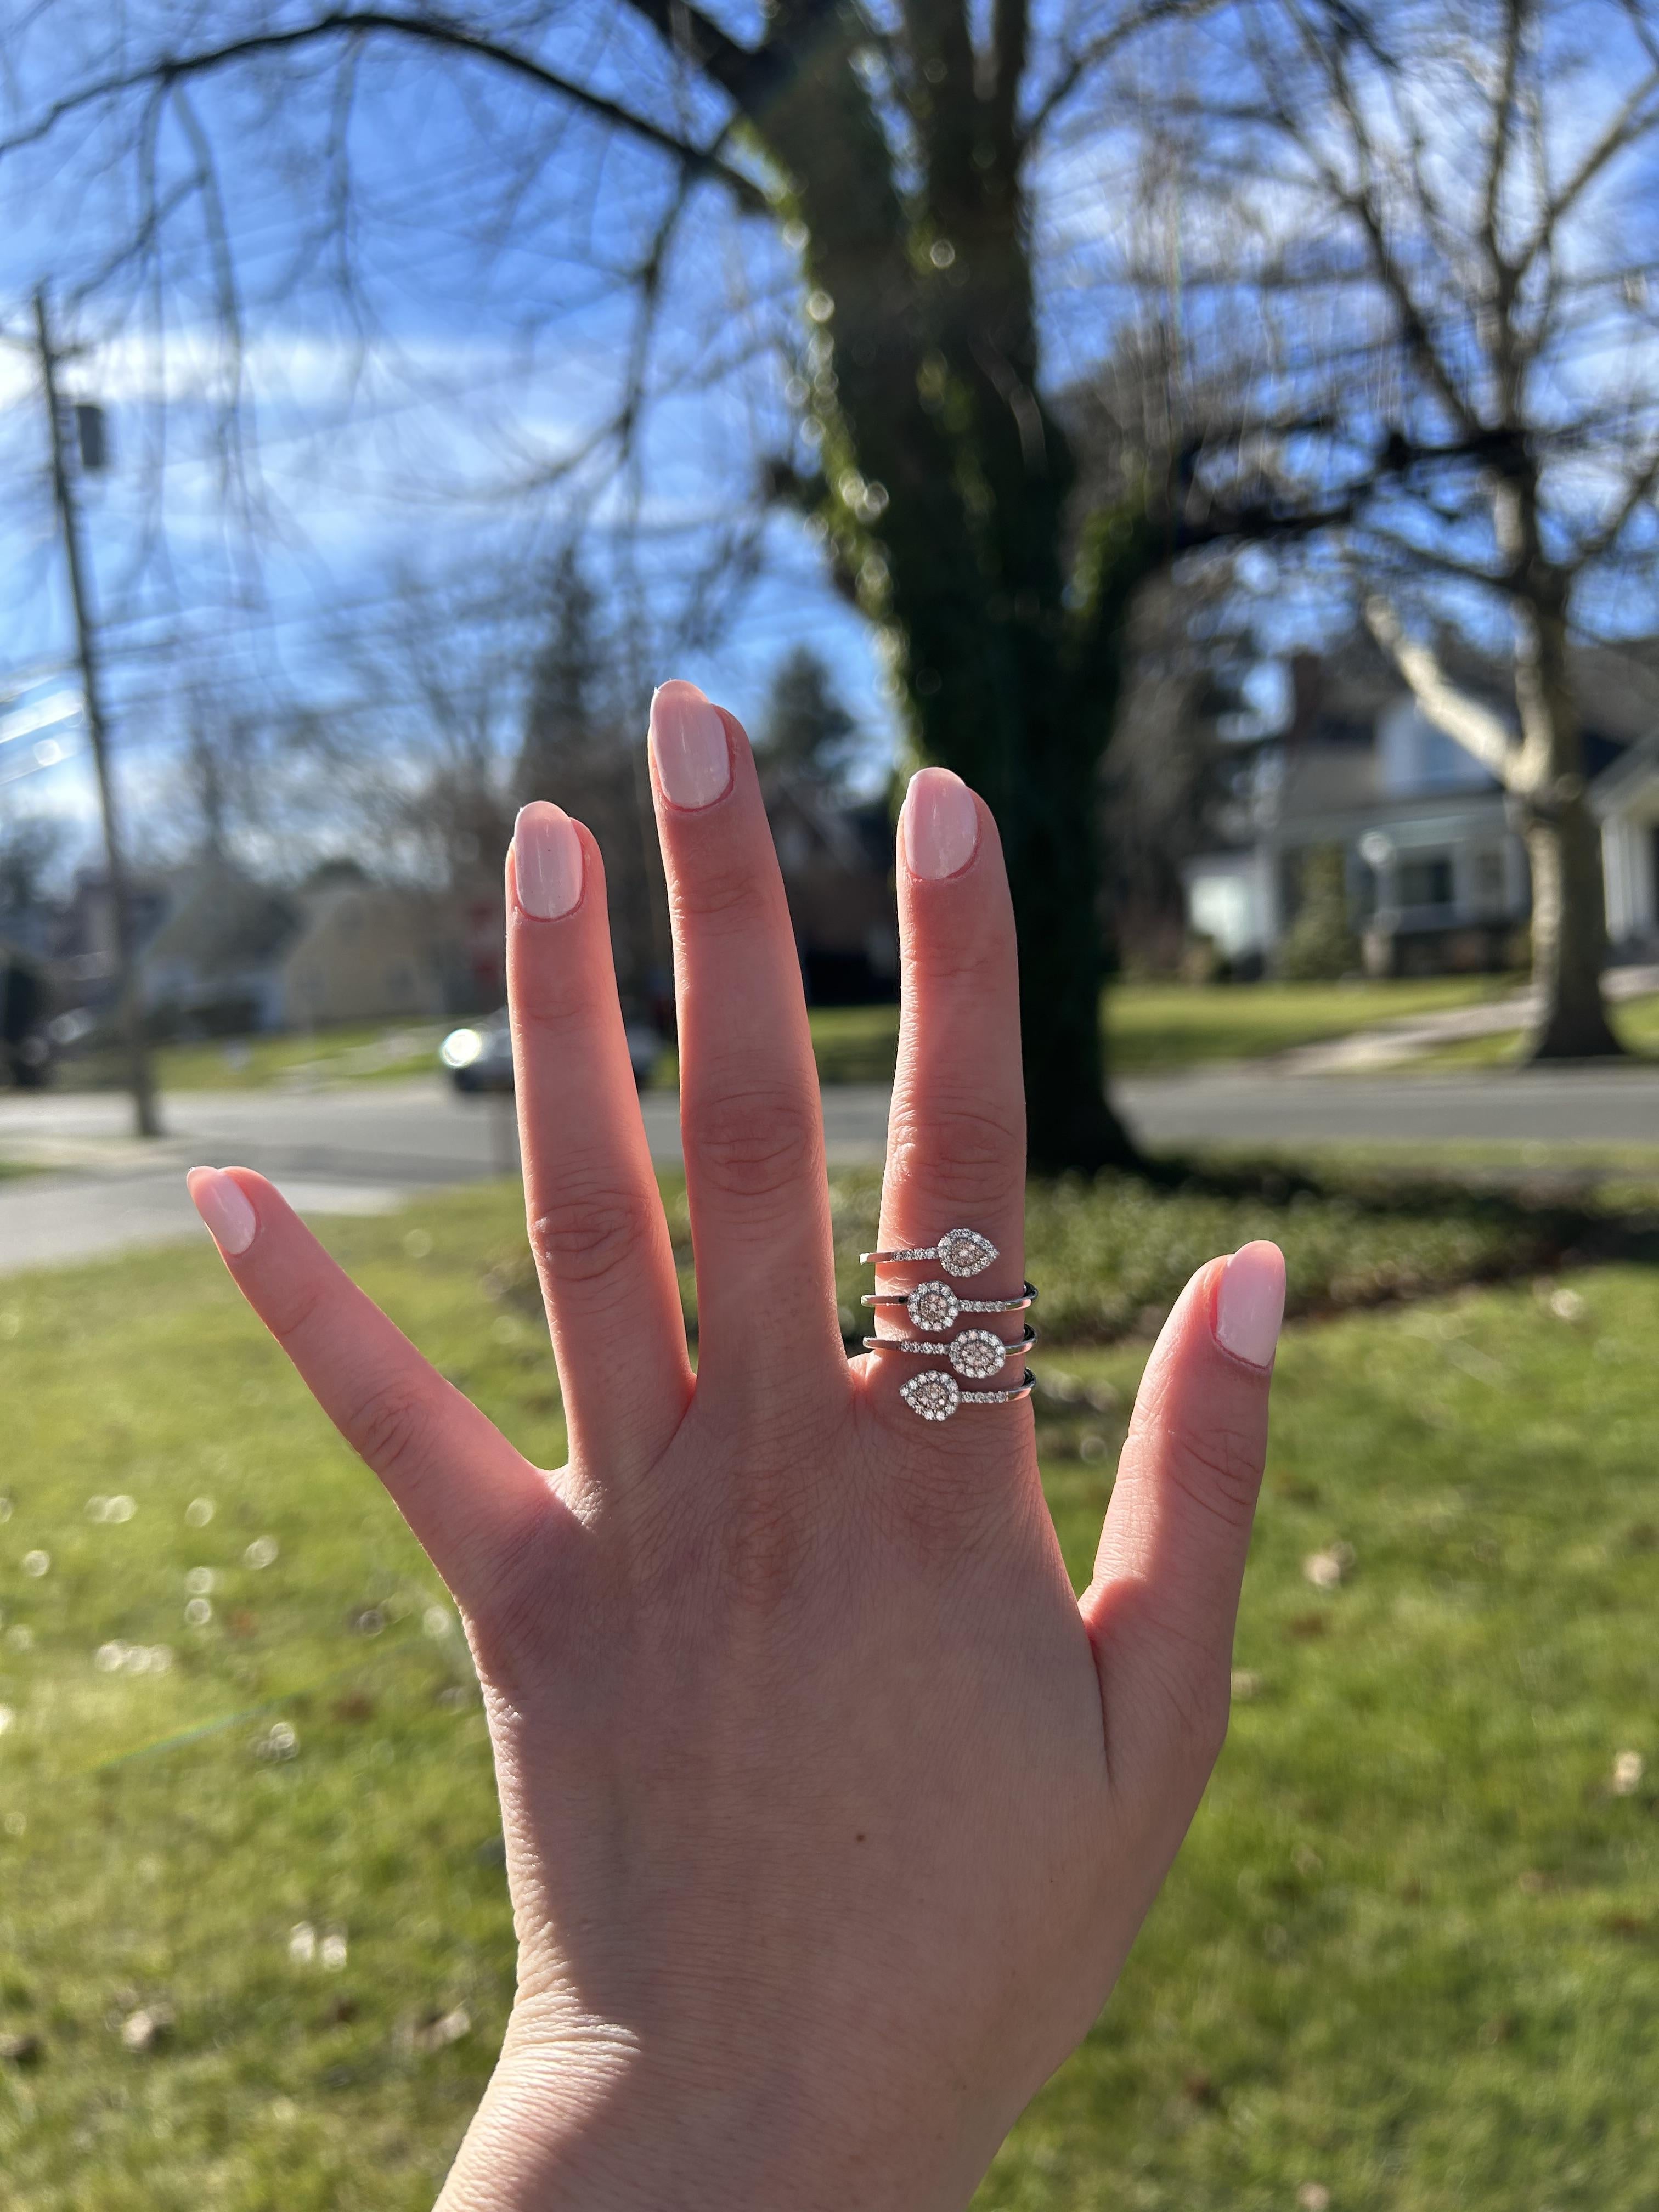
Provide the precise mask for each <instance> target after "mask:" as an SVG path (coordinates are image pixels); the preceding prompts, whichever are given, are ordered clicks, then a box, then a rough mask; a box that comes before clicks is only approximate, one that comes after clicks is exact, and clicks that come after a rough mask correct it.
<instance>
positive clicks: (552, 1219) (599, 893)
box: [507, 800, 691, 1472]
mask: <svg viewBox="0 0 1659 2212" xmlns="http://www.w3.org/2000/svg"><path fill="white" fill-rule="evenodd" d="M507 998H508V1001H509V1004H510V1005H511V1007H512V1011H513V1067H514V1075H515V1084H516V1088H517V1092H518V1105H519V1129H520V1139H521V1144H522V1150H523V1153H524V1162H525V1206H526V1214H527V1217H528V1219H529V1223H530V1241H531V1244H532V1248H533V1249H534V1251H535V1255H536V1265H537V1267H538V1270H539V1272H540V1274H541V1280H542V1291H543V1295H544V1297H545V1299H546V1301H547V1314H548V1322H549V1325H550V1328H551V1329H552V1332H553V1348H554V1352H555V1356H556V1358H557V1360H558V1364H559V1379H560V1384H561V1387H562V1390H563V1394H564V1402H565V1412H566V1416H567V1419H568V1422H569V1426H570V1435H571V1446H572V1456H573V1458H574V1460H576V1461H577V1462H580V1465H581V1466H582V1467H583V1468H603V1469H605V1470H606V1471H607V1472H608V1471H611V1470H613V1469H620V1468H623V1467H624V1466H627V1465H630V1464H631V1465H635V1466H639V1465H648V1464H649V1463H650V1462H652V1461H653V1460H654V1459H655V1458H656V1457H657V1455H659V1453H660V1452H661V1451H662V1449H664V1447H665V1445H666V1443H668V1440H669V1438H670V1437H671V1436H672V1435H673V1433H674V1431H675V1430H676V1428H677V1427H678V1425H679V1422H680V1419H681V1418H682V1416H683V1415H684V1412H685V1408H686V1405H687V1403H688V1402H689V1401H690V1395H691V1373H690V1364H689V1363H688V1361H687V1358H686V1350H685V1325H684V1319H683V1318H682V1316H681V1312H680V1297H679V1290H678V1284H677V1282H676V1279H675V1274H674V1259H673V1253H672V1250H671V1247H670V1244H669V1240H668V1229H667V1225H666V1223H665V1220H664V1218H663V1210H662V1202H661V1200H660V1197H659V1194H658V1189H657V1177H656V1172H655V1170H654V1169H653V1166H652V1164H651V1154H650V1150H649V1147H648V1146H647V1143H646V1136H645V1128H644V1125H643V1124H642V1122H641V1119H640V1108H639V1097H638V1093H637V1091H636V1088H635V1081H634V1073H633V1067H632V1065H631V1063H630V1061H629V1052H628V1040H627V1037H626V1036H625V1035H624V1033H623V1018H622V1010H621V1008H620V1006H618V1004H617V984H616V978H615V975H614V974H613V972H612V969H611V931H610V921H609V916H608V915H607V912H606V908H605V870H604V863H603V862H602V861H601V860H600V858H599V847H598V846H597V845H596V844H595V843H594V842H593V839H592V836H590V834H589V833H588V831H587V830H586V829H584V828H582V826H581V825H580V823H575V822H573V821H572V820H571V819H570V817H569V816H568V815H567V814H565V813H564V812H562V811H561V809H560V808H558V807H556V806H550V805H548V804H547V803H546V802H545V801H544V800H537V801H535V802H533V803H532V805H528V806H526V808H525V809H524V811H522V813H520V816H519V819H518V823H517V826H516V828H515V829H514V830H513V849H512V851H511V853H510V854H508V857H507Z"/></svg>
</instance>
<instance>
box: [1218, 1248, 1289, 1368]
mask: <svg viewBox="0 0 1659 2212" xmlns="http://www.w3.org/2000/svg"><path fill="white" fill-rule="evenodd" d="M1284 1318H1285V1255H1284V1254H1283V1253H1282V1252H1281V1251H1280V1250H1279V1247H1278V1245H1277V1244H1267V1243H1257V1244H1243V1245H1241V1246H1240V1247H1239V1249H1238V1250H1237V1252H1235V1253H1234V1254H1233V1256H1232V1258H1231V1260H1229V1261H1228V1262H1227V1265H1226V1268H1225V1272H1224V1273H1223V1275H1222V1278H1221V1284H1220V1287H1219V1288H1218V1291H1217V1292H1216V1299H1215V1334H1216V1341H1217V1343H1218V1344H1219V1345H1220V1346H1221V1348H1222V1350H1223V1351H1224V1352H1231V1353H1232V1355H1233V1357H1234V1358H1235V1359H1243V1360H1246V1361H1248V1362H1249V1364H1250V1365H1251V1366H1252V1367H1271V1366H1272V1365H1273V1352H1274V1351H1275V1349H1276V1348H1277V1346H1278V1343H1279V1324H1280V1322H1282V1321H1283V1320H1284Z"/></svg>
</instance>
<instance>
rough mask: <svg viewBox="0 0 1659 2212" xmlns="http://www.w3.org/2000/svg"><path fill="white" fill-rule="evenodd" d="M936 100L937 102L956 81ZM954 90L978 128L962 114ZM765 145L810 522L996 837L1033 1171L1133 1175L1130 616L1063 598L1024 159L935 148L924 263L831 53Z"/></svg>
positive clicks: (967, 147) (778, 118)
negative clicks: (1116, 759) (1100, 896)
mask: <svg viewBox="0 0 1659 2212" xmlns="http://www.w3.org/2000/svg"><path fill="white" fill-rule="evenodd" d="M844 35H845V36H846V37H847V38H848V40H850V39H851V33H850V32H846V33H844ZM948 43H949V42H947V44H948ZM970 63H971V56H969V54H968V53H967V50H966V48H965V46H963V52H962V53H961V54H960V55H958V54H957V53H956V52H955V51H954V47H952V48H951V52H949V53H948V54H945V56H944V58H942V60H941V62H940V66H941V68H943V69H944V70H945V71H946V73H947V78H949V79H952V80H953V79H954V77H955V76H957V75H959V74H961V73H962V71H963V70H966V69H967V68H968V67H969V64H970ZM930 82H940V84H941V90H940V92H939V95H938V98H939V100H940V101H941V102H943V101H944V100H945V99H946V97H947V94H948V92H949V89H950V86H949V83H948V82H946V81H945V80H940V79H937V78H931V77H930ZM960 96H961V97H963V101H964V105H963V111H962V112H963V115H964V116H971V113H972V112H973V109H974V102H973V100H972V99H971V96H969V95H967V94H961V95H960ZM942 112H943V111H942V109H941V110H939V111H936V113H937V114H942ZM765 135H766V137H767V138H768V139H769V143H771V145H772V146H773V148H774V149H775V152H776V154H777V156H778V159H779V161H780V163H781V165H782V166H783V167H786V168H787V170H788V171H789V172H790V173H792V174H793V179H794V181H795V189H796V193H797V195H798V197H797V205H798V207H799V213H800V215H801V216H802V218H803V219H804V222H805V228H806V230H807V233H808V239H809V243H808V245H807V248H806V257H805V258H806V263H807V267H808V270H809V272H810V279H811V283H812V285H813V287H814V288H815V292H816V295H817V296H816V297H815V298H814V299H813V300H812V301H811V302H810V307H811V313H812V314H813V316H814V319H815V320H816V322H817V330H818V336H817V337H816V338H815V339H814V340H813V341H812V343H811V348H809V352H808V358H807V362H806V367H807V368H808V369H809V371H810V372H811V403H810V405H811V414H812V416H814V417H815V418H816V420H817V422H818V424H819V425H820V426H821V428H822V444H821V453H822V466H823V479H824V488H823V504H822V506H821V507H820V509H819V513H820V515H821V517H822V519H823V521H824V523H825V524H826V526H827V527H828V530H829V538H830V543H831V545H832V548H833V550H834V554H835V557H836V562H837V565H838V567H839V568H840V570H841V573H842V575H843V576H844V577H845V578H846V579H847V580H848V584H849V586H851V588H852V589H853V590H854V594H855V596H856V597H857V598H858V599H859V602H860V605H862V606H863V608H864V610H865V611H866V614H868V615H869V616H870V617H871V618H872V620H873V621H874V622H875V623H878V625H879V627H880V628H881V629H882V630H883V631H884V636H885V641H886V643H887V647H888V650H889V653H890V665H891V668H892V671H893V674H894V676H895V678H896V680H897V682H898V683H899V684H900V685H901V686H902V696H903V698H904V702H905V705H906V708H907V711H908V720H909V723H910V727H911V732H912V734H913V738H914V741H915V747H916V750H917V751H918V752H919V753H920V754H921V756H922V757H924V758H925V759H928V760H933V761H938V762H940V763H943V764H944V765H945V766H946V767H947V768H951V769H955V770H956V771H957V774H958V775H961V776H962V777H963V779H964V780H965V781H967V782H969V783H970V784H972V785H973V786H974V787H975V789H976V790H977V791H978V792H979V793H981V796H982V797H983V798H984V799H985V801H986V803H987V805H989V807H990V808H991V810H992V811H993V813H994V815H995V816H996V817H997V821H998V824H999V827H1000V829H1001V831H1002V835H1003V841H1004V845H1005V848H1006V854H1007V863H1008V878H1009V884H1010V888H1011V890H1012V896H1013V903H1014V915H1015V920H1016V923H1017V925H1018V931H1019V959H1020V985H1021V988H1020V997H1021V1009H1020V1012H1021V1024H1022V1035H1023V1054H1024V1067H1025V1079H1026V1091H1027V1109H1028V1116H1029V1132H1030V1136H1029V1157H1030V1161H1031V1164H1032V1165H1033V1166H1034V1167H1037V1168H1041V1169H1044V1170H1063V1169H1080V1170H1085V1171H1092V1170H1096V1169H1097V1168H1101V1167H1104V1166H1107V1165H1109V1164H1120V1165H1129V1164H1134V1163H1135V1162H1136V1160H1137V1158H1138V1155H1137V1153H1136V1150H1135V1147H1134V1144H1133V1139H1131V1137H1130V1136H1129V1133H1128V1132H1127V1129H1126V1128H1125V1127H1123V1125H1122V1123H1121V1121H1119V1120H1118V1119H1117V1117H1116V1115H1115V1114H1114V1113H1113V1112H1112V1110H1111V1108H1110V1107H1109V1104H1108V1103H1107V1099H1106V1094H1105V1067H1104V1053H1103V1041H1102V1035H1101V1018H1100V1000H1101V989H1102V984H1103V973H1102V966H1103V963H1102V956H1101V945H1100V937H1099V925H1098V919H1097V893H1098V887H1099V860H1098V854H1097V846H1096V822H1097V810H1098V796H1097V792H1096V788H1095V777H1096V770H1097V767H1098V764H1099V760H1100V756H1101V752H1102V750H1103V746H1104V744H1105V740H1106V738H1107V736H1108V735H1109V731H1110V727H1111V719H1112V712H1113V709H1114V708H1115V703H1116V684H1117V676H1118V658H1119V656H1118V653H1117V651H1116V649H1115V648H1116V646H1117V644H1118V642H1119V641H1120V640H1121V627H1122V624H1121V612H1122V610H1121V609H1120V608H1119V607H1118V605H1117V604H1116V602H1115V600H1114V599H1111V598H1110V597H1109V596H1108V597H1107V598H1105V599H1102V598H1101V597H1100V596H1099V595H1098V594H1097V595H1095V596H1094V597H1093V598H1091V600H1090V603H1089V604H1088V605H1086V606H1085V607H1083V608H1082V609H1081V610H1079V606H1078V605H1077V604H1076V595H1075V593H1074V592H1072V591H1070V590H1068V576H1067V557H1066V556H1067V550H1068V549H1067V530H1068V525H1069V515H1068V511H1067V501H1068V498H1069V495H1070V494H1071V491H1072V489H1073V479H1074V470H1073V463H1072V457H1071V453H1070V451H1069V448H1068V447H1067V445H1066V439H1065V435H1064V433H1063V431H1062V430H1061V428H1060V425H1059V424H1058V423H1057V422H1054V420H1053V418H1052V417H1051V416H1049V415H1048V410H1047V409H1046V408H1045V407H1044V406H1043V404H1042V399H1041V398H1040V397H1039V395H1038V392H1037V389H1036V321H1035V315H1034V310H1033V298H1032V289H1031V276H1030V254H1029V246H1028V236H1027V224H1026V218H1025V211H1024V207H1023V205H1022V204H1021V200H1020V195H1019V191H1018V183H1017V180H1016V175H1017V167H1016V164H1015V162H1014V161H1013V159H1012V155H1011V154H1010V155H1008V158H1007V159H1006V160H1003V161H995V162H994V163H993V164H992V165H991V167H989V168H988V169H987V167H984V166H983V165H982V163H981V161H979V160H978V158H977V155H976V147H977V146H978V144H979V143H980V141H981V138H982V137H983V133H982V132H979V131H977V130H976V131H963V133H961V134H951V133H949V132H945V133H943V134H942V135H938V136H937V143H933V144H932V145H931V146H930V149H929V168H930V181H931V187H932V190H931V200H932V205H933V216H934V221H935V222H936V223H937V226H938V228H937V236H936V239H935V242H934V247H933V250H932V251H931V252H928V253H927V254H923V253H922V252H921V251H920V250H919V246H918V241H917V240H915V238H914V237H913V236H912V235H911V228H910V220H909V217H908V214H907V212H906V210H904V208H903V207H902V204H901V201H900V197H899V194H898V191H897V189H896V185H895V182H894V179H893V173H892V169H891V165H890V161H889V159H888V155H887V151H886V149H885V146H884V143H883V141H882V138H881V135H880V132H879V131H878V128H877V125H876V123H875V118H874V117H873V114H872V111H871V108H870V106H869V102H868V100H867V98H866V94H865V93H864V90H863V88H862V87H861V86H860V84H859V83H858V82H857V80H856V77H855V76H854V73H853V71H852V70H851V69H850V67H849V66H848V59H847V57H845V56H843V55H841V54H838V53H837V52H836V50H835V41H834V40H826V41H825V42H824V43H823V45H822V46H819V47H818V48H817V50H816V51H815V52H814V54H813V56H812V59H811V64H810V65H808V66H805V67H803V68H802V69H801V70H799V72H798V74H797V75H795V76H793V78H791V79H790V80H788V81H787V82H785V83H782V84H781V85H779V86H778V87H777V88H776V89H775V93H774V95H773V98H772V100H771V103H770V106H769V111H768V115H767V119H766V125H765ZM957 135H960V136H961V139H962V143H960V145H958V144H957V143H956V136H957ZM872 488H873V489H872ZM1103 643H1104V646H1105V647H1106V648H1107V649H1105V650H1103V649H1102V648H1103Z"/></svg>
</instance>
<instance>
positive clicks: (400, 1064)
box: [58, 1022, 454, 1091]
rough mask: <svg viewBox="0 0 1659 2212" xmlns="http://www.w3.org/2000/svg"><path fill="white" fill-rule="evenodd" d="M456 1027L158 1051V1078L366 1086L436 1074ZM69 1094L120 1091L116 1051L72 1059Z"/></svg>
mask: <svg viewBox="0 0 1659 2212" xmlns="http://www.w3.org/2000/svg"><path fill="white" fill-rule="evenodd" d="M453 1027H454V1024H453V1023H452V1022H399V1023H396V1024H388V1023H386V1022H374V1023H356V1024H352V1025H351V1026H349V1027H348V1028H345V1029H337V1030H319V1031H317V1032H316V1033H315V1034H313V1035H312V1036H255V1037H224V1038H213V1039H210V1040H208V1041H207V1042H204V1043H201V1044H164V1045H158V1046H157V1047H156V1048H155V1080H156V1085H157V1088H158V1089H160V1090H161V1091H262V1090H264V1089H266V1088H268V1087H269V1086H270V1085H272V1084H276V1083H302V1082H319V1083H329V1082H343V1083H346V1082H349V1083H366V1082H375V1081H380V1080H383V1079H385V1078H386V1077H387V1076H391V1075H420V1074H425V1073H428V1072H429V1071H431V1070H432V1069H434V1068H435V1067H436V1066H437V1064H438V1057H437V1055H438V1047H439V1045H440V1044H441V1042H442V1041H443V1039H444V1036H445V1035H446V1033H447V1031H448V1030H451V1029H453ZM58 1081H59V1084H60V1085H61V1086H62V1087H63V1088H64V1090H66V1091H67V1090H113V1089H118V1088H119V1087H120V1086H121V1085H122V1084H123V1083H124V1082H125V1067H124V1066H123V1064H122V1061H121V1059H120V1055H119V1054H117V1053H113V1052H112V1053H107V1054H106V1053H100V1054H94V1055H89V1056H88V1058H87V1059H85V1060H72V1061H70V1063H68V1065H66V1066H64V1067H63V1068H62V1069H60V1071H59V1073H58Z"/></svg>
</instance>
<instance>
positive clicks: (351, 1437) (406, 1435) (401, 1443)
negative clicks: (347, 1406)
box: [343, 1382, 432, 1486]
mask: <svg viewBox="0 0 1659 2212" xmlns="http://www.w3.org/2000/svg"><path fill="white" fill-rule="evenodd" d="M431 1432H432V1405H431V1401H430V1399H429V1396H428V1393H427V1392H426V1391H424V1390H423V1389H421V1388H420V1387H419V1386H418V1385H412V1384H410V1383H403V1382H392V1383H382V1384H380V1386H379V1387H378V1388H377V1389H372V1390H370V1391H368V1393H367V1394H366V1395H364V1396H363V1397H362V1398H361V1399H360V1400H359V1401H357V1403H356V1406H355V1407H353V1408H352V1410H351V1413H350V1414H349V1417H348V1419H346V1420H345V1422H344V1423H343V1433H344V1436H345V1438H346V1441H347V1443H349V1445H350V1446H351V1448H352V1449H353V1450H354V1451H355V1452H356V1454H357V1455H358V1456H359V1458H361V1459H362V1460H364V1461H366V1462H367V1463H368V1465H369V1466H370V1467H372V1468H374V1472H375V1474H378V1475H379V1476H380V1478H381V1480H383V1481H385V1482H386V1484H387V1485H388V1486H392V1485H395V1484H396V1483H397V1482H398V1480H399V1478H400V1477H404V1476H407V1475H408V1474H410V1473H411V1472H413V1470H414V1469H415V1468H417V1467H418V1466H419V1465H420V1464H421V1463H422V1462H423V1461H424V1459H425V1457H426V1455H427V1450H428V1442H429V1439H430V1437H431Z"/></svg>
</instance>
